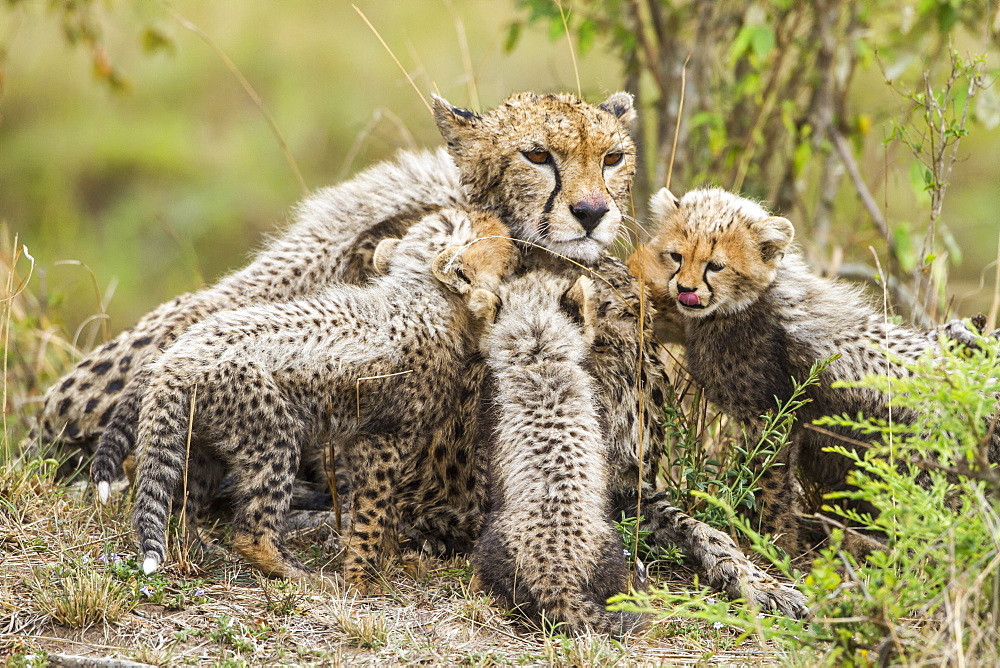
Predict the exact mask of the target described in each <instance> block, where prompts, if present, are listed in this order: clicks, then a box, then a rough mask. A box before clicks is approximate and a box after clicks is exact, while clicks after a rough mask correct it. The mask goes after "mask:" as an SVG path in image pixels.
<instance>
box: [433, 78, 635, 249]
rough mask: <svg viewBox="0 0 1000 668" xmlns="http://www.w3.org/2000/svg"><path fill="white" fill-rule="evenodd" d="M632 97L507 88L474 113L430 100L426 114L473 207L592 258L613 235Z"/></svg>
mask: <svg viewBox="0 0 1000 668" xmlns="http://www.w3.org/2000/svg"><path fill="white" fill-rule="evenodd" d="M634 116H635V112H634V110H633V107H632V97H631V96H630V95H628V94H625V93H616V94H615V95H612V96H611V97H610V98H608V100H606V101H605V102H604V103H602V104H601V105H599V106H593V105H590V104H587V103H585V102H581V101H580V100H578V99H576V98H575V97H573V96H571V95H535V94H533V93H521V94H517V95H513V96H511V97H509V98H507V100H505V101H504V103H503V104H501V105H500V106H499V107H497V108H496V109H494V110H492V111H489V112H486V113H484V114H482V115H479V114H475V113H473V112H470V111H466V110H464V109H459V108H457V107H453V106H452V105H450V104H449V103H448V102H446V101H445V100H442V99H441V98H435V117H436V119H437V123H438V127H439V128H440V130H441V133H442V135H443V136H444V138H445V140H446V141H447V142H448V147H449V151H450V152H451V154H452V156H453V157H454V158H455V161H456V162H457V163H458V166H459V169H460V171H461V173H462V180H463V184H464V185H465V187H466V189H467V190H468V194H469V198H470V200H471V201H472V203H473V205H475V206H477V207H480V208H483V209H486V210H489V211H492V212H494V213H496V214H497V215H498V216H499V217H500V218H501V219H502V220H503V221H504V222H505V223H506V224H507V225H509V226H510V229H511V234H512V235H513V236H514V237H516V238H518V239H521V240H524V241H530V242H533V243H536V244H539V245H541V246H544V247H546V248H549V249H551V250H553V251H555V252H557V253H560V254H562V255H566V256H567V257H570V258H573V259H575V260H579V261H583V262H594V261H596V260H597V258H598V257H600V255H601V252H602V251H603V250H604V249H605V248H607V246H608V245H610V244H611V243H612V242H613V241H614V240H615V238H616V237H617V235H618V232H619V230H620V229H621V223H622V211H621V208H620V207H621V206H623V205H624V204H625V203H626V202H627V201H628V193H629V188H630V187H631V183H632V177H633V175H634V173H635V145H634V143H633V142H632V138H631V136H630V135H629V132H628V128H627V125H628V123H629V122H630V121H631V120H632V119H633V118H634Z"/></svg>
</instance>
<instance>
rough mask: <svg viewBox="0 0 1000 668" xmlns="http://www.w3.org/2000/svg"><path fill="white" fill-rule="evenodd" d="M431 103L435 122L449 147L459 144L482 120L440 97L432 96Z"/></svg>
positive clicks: (473, 113) (478, 116) (480, 117)
mask: <svg viewBox="0 0 1000 668" xmlns="http://www.w3.org/2000/svg"><path fill="white" fill-rule="evenodd" d="M431 102H432V105H431V106H432V107H433V109H434V122H435V123H437V126H438V130H440V132H441V136H442V137H444V140H445V141H446V142H448V145H449V146H451V145H453V144H455V143H456V142H458V141H459V140H460V138H461V137H462V136H463V135H464V134H465V133H466V132H467V131H468V130H469V129H470V128H474V127H476V125H478V123H479V121H480V120H481V119H482V116H480V115H479V114H477V113H475V112H473V111H469V110H468V109H462V108H461V107H456V106H454V105H453V104H451V103H450V102H448V100H446V99H444V98H443V97H440V96H438V95H434V94H431Z"/></svg>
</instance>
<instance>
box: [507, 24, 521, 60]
mask: <svg viewBox="0 0 1000 668" xmlns="http://www.w3.org/2000/svg"><path fill="white" fill-rule="evenodd" d="M519 41H521V22H520V21H512V22H511V24H510V25H509V26H507V36H506V37H505V38H504V40H503V50H504V51H505V52H506V53H511V52H512V51H514V49H515V48H517V43H518V42H519Z"/></svg>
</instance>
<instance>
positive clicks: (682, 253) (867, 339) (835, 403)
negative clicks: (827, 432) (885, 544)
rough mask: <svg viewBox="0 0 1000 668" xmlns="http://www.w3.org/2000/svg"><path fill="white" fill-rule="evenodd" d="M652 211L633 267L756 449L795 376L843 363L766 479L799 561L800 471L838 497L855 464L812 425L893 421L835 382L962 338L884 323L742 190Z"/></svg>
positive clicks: (775, 515) (765, 506)
mask: <svg viewBox="0 0 1000 668" xmlns="http://www.w3.org/2000/svg"><path fill="white" fill-rule="evenodd" d="M650 210H651V213H652V216H651V217H652V220H653V221H654V225H655V229H656V230H657V231H656V233H655V235H654V237H653V238H652V240H651V241H650V243H649V244H648V245H645V246H640V247H639V248H637V249H636V251H635V253H633V255H632V256H631V257H630V258H629V264H630V266H631V267H632V268H633V271H638V270H639V265H640V264H642V265H643V269H644V274H645V276H646V281H647V282H648V285H649V287H650V290H651V293H652V297H653V301H654V303H657V304H661V305H663V307H664V308H671V309H673V310H675V311H676V312H678V313H679V316H680V317H681V318H682V319H683V325H684V330H685V337H686V354H685V365H686V366H687V368H688V370H689V371H690V373H691V375H692V376H693V377H694V378H695V380H696V381H697V382H699V383H700V384H701V385H703V386H704V387H705V392H706V395H707V396H708V398H709V399H710V400H711V401H713V402H714V403H715V404H716V405H717V406H719V407H720V408H721V409H722V410H723V411H725V412H726V413H728V414H729V415H731V416H732V417H734V418H735V419H737V420H739V422H740V423H741V424H742V425H744V427H745V428H746V430H747V437H748V439H749V441H750V442H756V441H757V439H758V438H759V435H760V429H761V425H762V419H761V415H763V414H764V413H767V412H768V411H770V410H772V409H774V408H775V406H776V402H777V401H781V402H784V401H786V400H788V398H789V397H790V395H791V392H792V379H793V378H798V379H802V378H805V377H806V376H807V375H808V372H809V370H810V367H811V366H812V364H813V363H814V362H816V361H817V360H825V359H828V358H830V357H832V356H833V355H838V356H839V357H838V358H837V359H835V360H834V361H833V362H832V363H831V364H830V365H829V366H828V367H827V368H826V369H825V370H824V371H823V372H822V374H821V376H820V382H819V384H818V385H816V386H814V387H810V388H809V389H808V392H807V396H808V398H809V399H810V401H809V403H807V404H806V405H805V406H803V407H802V408H801V409H799V412H798V416H797V417H798V419H797V421H796V426H795V427H794V430H793V432H792V435H791V436H792V439H791V445H790V446H789V447H787V448H785V450H784V451H783V452H782V453H780V455H779V457H778V461H777V462H776V463H775V465H774V466H773V467H769V468H768V469H767V470H766V471H763V472H762V473H763V476H762V478H761V483H762V489H761V492H760V499H759V501H760V503H759V504H758V507H759V508H760V513H761V518H760V519H761V527H762V530H763V531H765V532H768V533H771V534H772V535H773V536H774V537H775V540H776V542H777V543H778V545H780V546H781V547H783V548H784V549H785V550H786V551H787V552H789V553H790V554H792V555H797V554H799V553H800V552H801V547H802V546H801V545H800V531H799V527H798V524H797V521H796V507H795V506H796V502H795V499H796V495H795V490H794V486H793V476H794V475H795V472H796V470H798V471H799V472H800V473H801V475H802V476H803V477H804V479H806V480H808V481H810V482H813V483H817V484H819V485H821V486H823V487H825V488H827V489H830V490H840V489H844V488H845V487H846V485H847V483H846V477H847V473H848V471H849V470H850V469H851V463H850V461H849V460H848V459H847V458H846V457H843V456H840V455H837V454H833V453H829V452H823V448H824V447H826V446H829V445H831V444H833V443H847V442H849V441H844V440H840V439H834V438H831V437H829V436H824V435H823V434H821V433H819V432H816V431H813V430H810V429H808V428H806V426H805V425H808V424H810V423H811V422H812V421H813V420H815V419H817V418H819V417H821V416H824V415H834V414H848V415H856V414H857V413H859V412H860V413H863V414H864V415H866V416H869V417H874V418H880V419H888V418H889V412H888V409H887V405H886V397H885V396H883V395H882V394H880V393H878V392H876V391H874V390H869V389H857V388H850V389H848V388H843V389H834V388H832V387H831V384H833V383H834V382H835V381H838V380H858V379H860V378H862V377H864V376H866V375H868V374H881V375H895V376H899V375H903V374H905V373H906V370H905V369H904V368H903V367H902V366H901V365H900V364H899V363H898V362H896V360H904V361H906V360H914V359H916V358H917V357H918V356H920V355H921V354H922V353H923V352H924V351H926V350H928V349H935V348H936V347H938V346H939V343H938V334H939V332H941V333H944V334H947V335H950V336H951V337H952V338H956V335H955V334H956V332H954V331H951V330H949V329H940V330H933V331H931V332H917V331H914V330H912V329H908V328H906V327H902V326H899V325H895V324H892V323H888V322H886V321H885V319H884V318H883V316H882V314H881V313H880V312H879V311H877V310H876V309H875V308H874V307H873V306H872V305H871V304H870V303H869V301H868V299H867V298H866V297H865V296H864V295H863V294H862V293H861V292H860V291H859V290H858V289H856V288H854V287H850V286H848V285H846V284H845V283H842V282H839V281H837V280H833V279H828V278H821V277H819V276H816V275H815V274H813V273H811V272H810V271H809V269H808V268H807V266H806V264H805V262H804V260H803V259H802V257H801V255H800V254H799V253H798V252H797V251H796V250H795V249H794V248H793V247H792V246H791V243H792V238H793V236H794V232H793V229H792V224H791V223H790V222H789V221H788V220H786V219H785V218H781V217H778V216H772V215H770V214H769V213H768V212H767V211H766V210H764V209H763V208H762V207H761V206H760V205H758V204H757V203H755V202H752V201H750V200H747V199H744V198H742V197H739V196H738V195H734V194H732V193H729V192H726V191H724V190H721V189H718V188H705V189H698V190H693V191H691V192H689V193H687V194H686V195H684V197H683V198H681V199H680V200H678V199H677V198H675V197H674V196H673V195H672V194H671V193H670V192H669V191H667V190H666V189H664V190H661V191H660V192H658V193H657V194H655V195H654V196H653V198H652V200H651V203H650ZM953 324H954V323H949V326H951V325H953ZM959 334H960V332H959ZM892 419H893V420H894V421H896V422H908V423H913V422H915V421H917V420H918V419H919V416H917V415H907V414H904V413H903V412H902V411H900V410H899V409H894V410H893V411H892ZM835 432H836V433H837V434H838V435H839V436H842V437H846V438H848V439H853V440H854V441H855V442H857V441H861V442H866V441H869V440H870V437H869V436H866V435H865V434H861V433H857V432H853V431H850V430H847V429H837V430H835ZM994 449H995V448H994ZM994 454H995V453H994ZM994 459H995V457H994ZM849 538H850V540H851V543H853V544H851V543H849V544H848V548H849V549H851V550H852V551H853V552H855V554H858V555H863V554H865V553H866V552H868V551H870V550H871V549H873V548H874V547H877V544H875V543H874V541H871V540H867V539H866V538H865V537H863V536H859V535H852V536H849Z"/></svg>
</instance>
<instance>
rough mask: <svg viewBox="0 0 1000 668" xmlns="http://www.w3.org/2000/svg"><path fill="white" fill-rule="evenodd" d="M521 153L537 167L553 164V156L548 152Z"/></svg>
mask: <svg viewBox="0 0 1000 668" xmlns="http://www.w3.org/2000/svg"><path fill="white" fill-rule="evenodd" d="M521 153H523V154H524V157H525V158H527V159H528V160H530V161H531V162H533V163H535V164H536V165H547V164H549V163H550V162H552V154H551V153H549V152H548V151H521Z"/></svg>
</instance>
